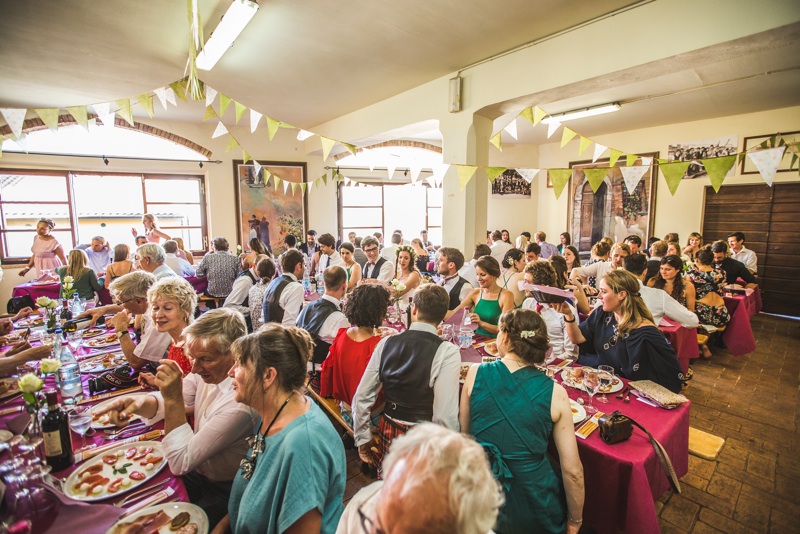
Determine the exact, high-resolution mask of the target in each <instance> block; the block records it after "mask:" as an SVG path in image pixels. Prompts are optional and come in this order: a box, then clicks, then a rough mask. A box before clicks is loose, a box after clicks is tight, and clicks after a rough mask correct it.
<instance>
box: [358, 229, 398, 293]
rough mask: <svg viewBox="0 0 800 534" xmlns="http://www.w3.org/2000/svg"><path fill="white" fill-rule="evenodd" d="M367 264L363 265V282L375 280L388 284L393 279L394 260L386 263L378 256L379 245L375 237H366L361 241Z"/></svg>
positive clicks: (385, 260)
mask: <svg viewBox="0 0 800 534" xmlns="http://www.w3.org/2000/svg"><path fill="white" fill-rule="evenodd" d="M361 246H362V248H363V249H364V254H366V255H367V263H365V264H364V276H363V280H364V281H368V280H377V281H379V282H383V283H384V284H388V283H389V282H391V281H392V278H394V258H393V259H392V261H388V260H387V259H386V258H384V257H383V256H381V255H380V252H379V250H380V244H379V243H378V240H377V239H376V238H375V237H372V236H367V237H365V238H364V239H363V240H362V241H361Z"/></svg>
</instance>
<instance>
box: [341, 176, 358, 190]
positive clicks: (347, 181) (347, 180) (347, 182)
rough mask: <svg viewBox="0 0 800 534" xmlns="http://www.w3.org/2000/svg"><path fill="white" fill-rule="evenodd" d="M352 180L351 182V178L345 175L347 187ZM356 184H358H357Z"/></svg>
mask: <svg viewBox="0 0 800 534" xmlns="http://www.w3.org/2000/svg"><path fill="white" fill-rule="evenodd" d="M350 182H351V180H350V178H348V177H347V176H345V177H344V186H345V187H347V186H348V185H350ZM356 185H358V184H356Z"/></svg>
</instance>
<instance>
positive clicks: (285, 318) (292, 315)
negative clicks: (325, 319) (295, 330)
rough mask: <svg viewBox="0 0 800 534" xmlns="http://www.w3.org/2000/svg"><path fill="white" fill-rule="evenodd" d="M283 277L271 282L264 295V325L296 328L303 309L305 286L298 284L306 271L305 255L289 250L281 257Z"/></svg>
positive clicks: (262, 308) (262, 307)
mask: <svg viewBox="0 0 800 534" xmlns="http://www.w3.org/2000/svg"><path fill="white" fill-rule="evenodd" d="M281 271H282V272H283V274H282V275H280V276H279V277H277V278H275V279H274V280H272V282H270V284H269V286H268V287H267V291H266V292H265V293H264V300H263V301H262V302H263V304H262V306H261V313H262V314H263V316H264V324H266V323H281V324H282V325H283V326H286V327H289V326H295V323H296V322H297V316H298V315H300V311H301V310H302V309H303V300H304V294H305V292H304V290H303V284H301V283H300V282H298V281H297V280H298V279H299V278H303V273H305V271H306V267H305V263H304V262H303V255H302V254H301V253H300V252H299V251H297V250H287V251H286V254H284V255H283V256H281Z"/></svg>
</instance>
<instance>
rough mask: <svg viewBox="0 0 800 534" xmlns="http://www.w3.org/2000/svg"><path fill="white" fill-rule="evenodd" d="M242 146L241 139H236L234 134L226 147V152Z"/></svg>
mask: <svg viewBox="0 0 800 534" xmlns="http://www.w3.org/2000/svg"><path fill="white" fill-rule="evenodd" d="M240 146H241V145H240V144H239V141H237V140H236V139H234V138H233V136H231V138H230V140H229V141H228V146H226V147H225V152H230V151H231V150H233V149H234V148H238V147H240Z"/></svg>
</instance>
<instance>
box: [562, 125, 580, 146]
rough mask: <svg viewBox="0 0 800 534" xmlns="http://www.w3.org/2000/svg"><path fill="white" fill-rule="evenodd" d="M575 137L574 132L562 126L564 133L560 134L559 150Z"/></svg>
mask: <svg viewBox="0 0 800 534" xmlns="http://www.w3.org/2000/svg"><path fill="white" fill-rule="evenodd" d="M576 135H577V133H576V132H575V130H573V129H572V128H567V127H566V126H564V131H563V132H562V134H561V148H564V147H565V146H566V144H567V143H569V142H570V141H572V139H573V138H574V137H575V136H576Z"/></svg>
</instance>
